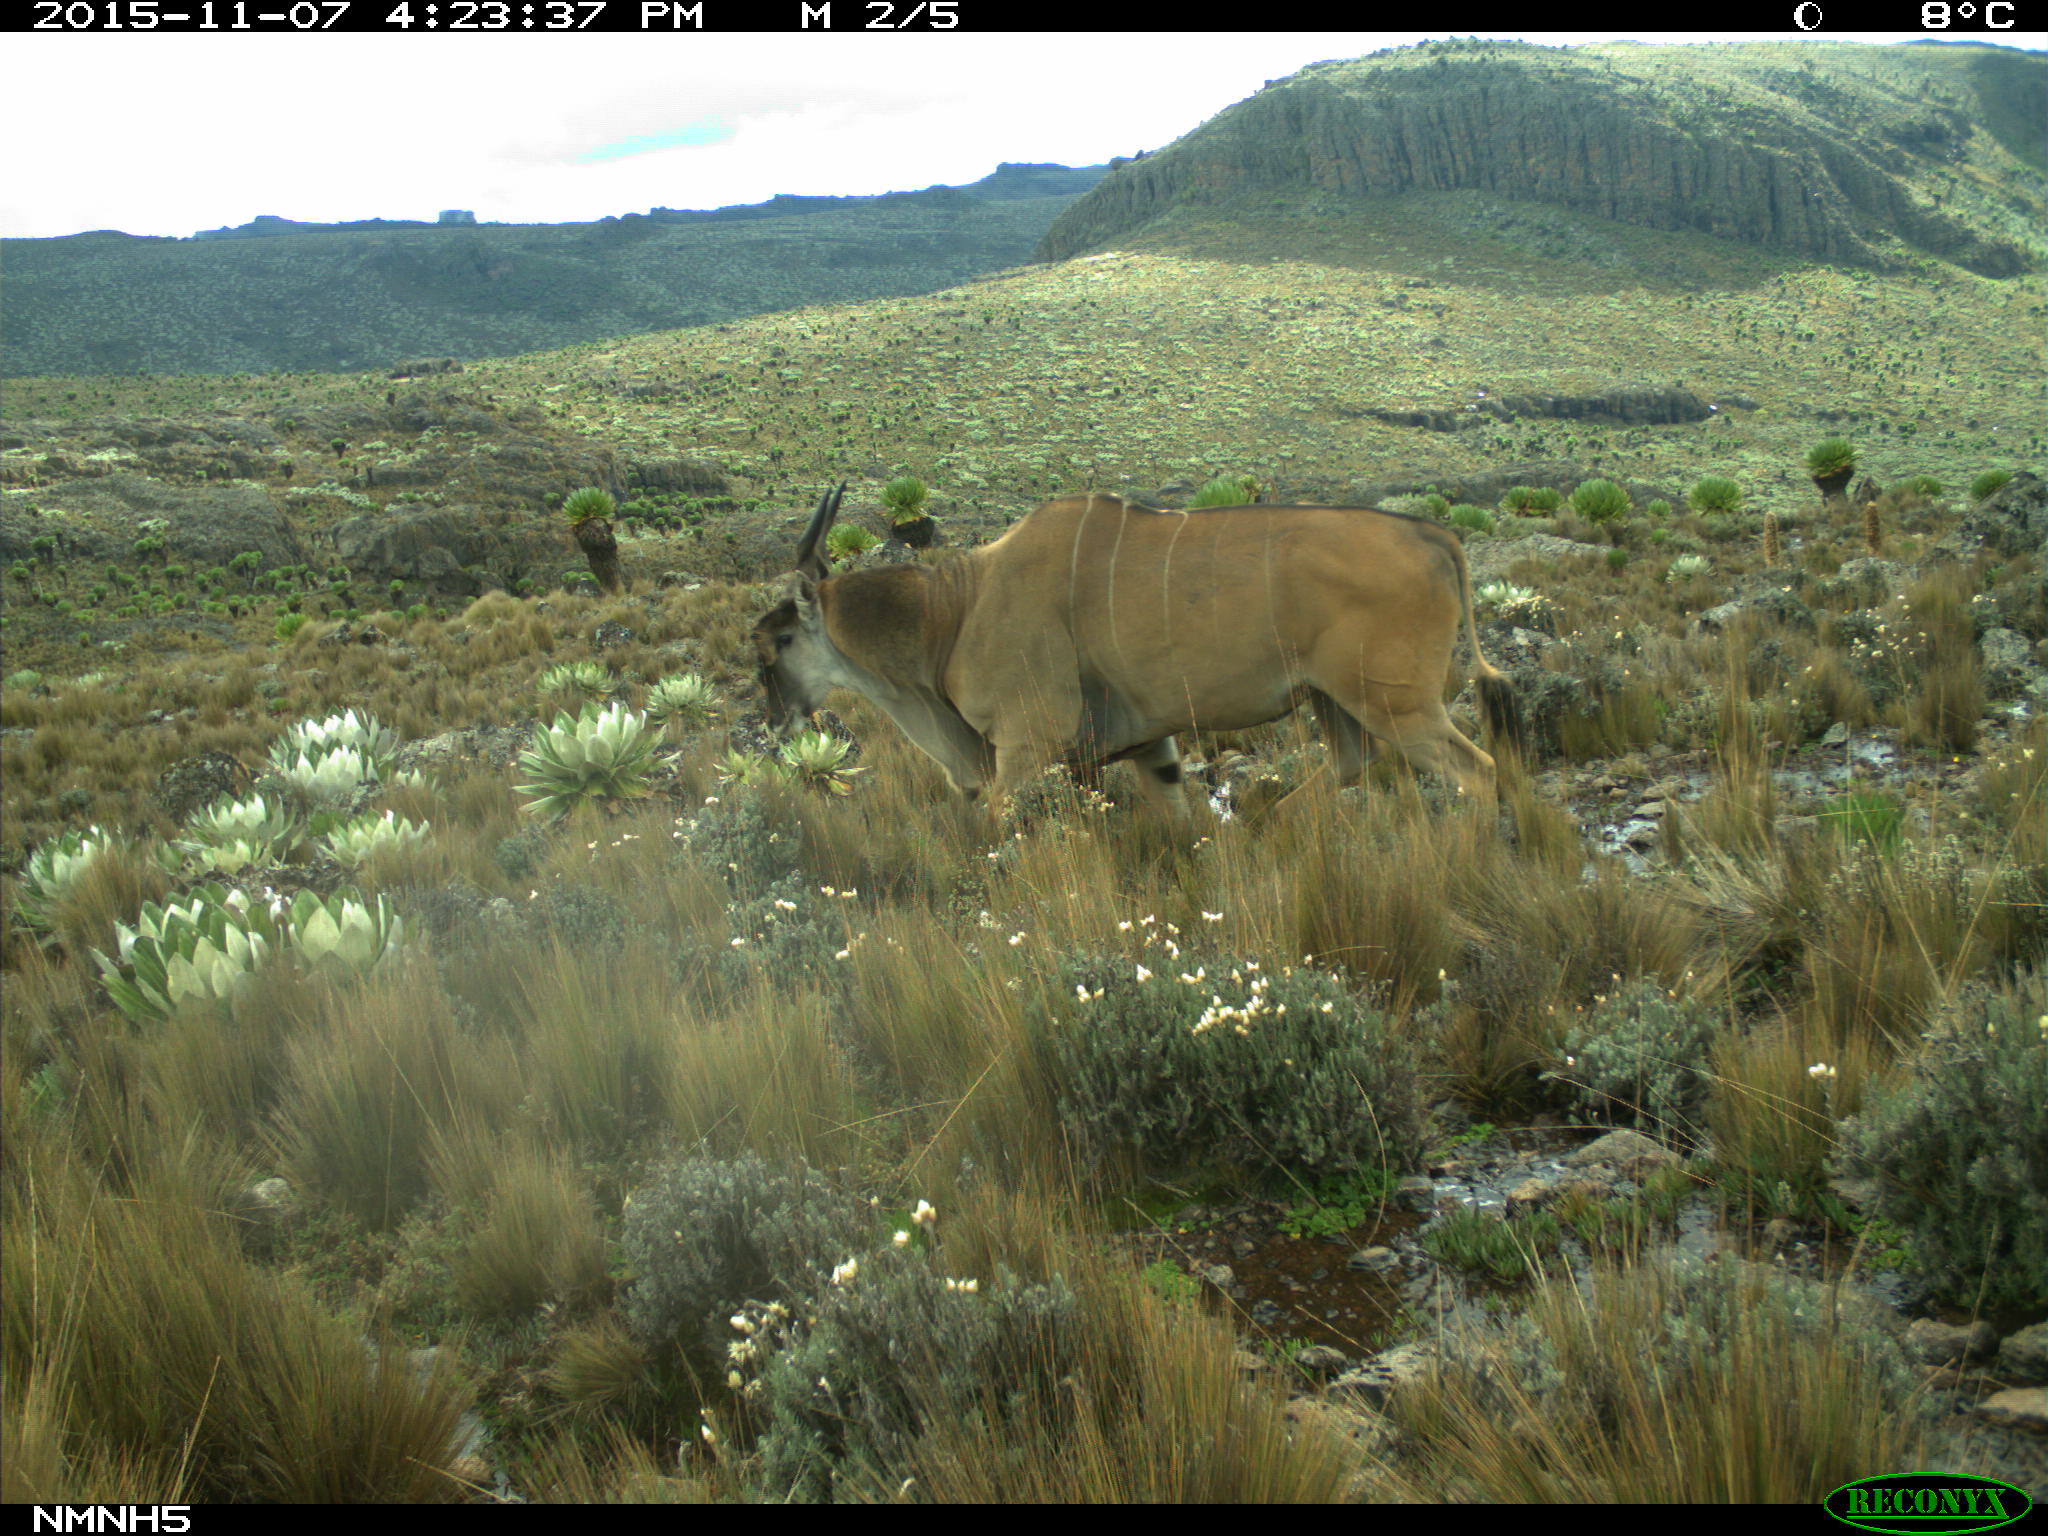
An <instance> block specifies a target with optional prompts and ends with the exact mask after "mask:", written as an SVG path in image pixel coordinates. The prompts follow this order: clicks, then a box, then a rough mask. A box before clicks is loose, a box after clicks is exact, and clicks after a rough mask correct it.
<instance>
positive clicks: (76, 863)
mask: <svg viewBox="0 0 2048 1536" xmlns="http://www.w3.org/2000/svg"><path fill="white" fill-rule="evenodd" d="M126 846H127V845H126V843H125V841H124V840H123V839H122V838H120V837H117V836H115V835H114V834H112V833H107V832H102V831H101V830H100V829H99V828H98V827H93V828H91V829H90V830H88V831H85V832H80V831H78V830H77V829H76V828H74V829H72V830H71V831H68V832H65V833H62V834H61V835H59V836H58V837H56V838H55V839H53V840H52V841H50V842H47V843H43V844H41V845H40V846H38V847H37V848H36V850H35V851H34V852H33V853H31V854H30V855H29V856H28V863H27V865H26V866H24V867H23V869H22V871H21V895H20V897H19V898H18V899H17V900H16V902H15V906H14V910H15V911H17V912H19V913H20V914H21V919H22V921H23V922H25V923H27V924H28V925H29V926H30V927H31V928H35V929H39V930H41V931H43V932H48V931H49V929H50V927H51V926H52V924H53V923H54V922H55V921H56V908H57V905H58V904H59V903H60V902H62V901H63V900H64V898H65V897H67V896H69V895H70V894H71V892H72V890H73V889H74V888H75V887H76V886H77V884H78V879H79V876H81V875H83V874H84V873H85V871H86V870H87V868H89V867H90V866H91V864H92V862H93V861H94V860H95V859H97V858H99V857H100V856H101V855H103V854H107V853H115V852H121V851H125V849H126Z"/></svg>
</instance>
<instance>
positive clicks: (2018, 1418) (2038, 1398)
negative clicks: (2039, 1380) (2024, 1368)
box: [1974, 1387, 2048, 1435]
mask: <svg viewBox="0 0 2048 1536" xmlns="http://www.w3.org/2000/svg"><path fill="white" fill-rule="evenodd" d="M1974 1411H1975V1412H1976V1414H1977V1415H1978V1417H1980V1418H1984V1419H1988V1420H1990V1421H1991V1422H1992V1423H1993V1424H2003V1425H2005V1426H2007V1427H2008V1428H2011V1429H2024V1430H2027V1431H2029V1432H2031V1433H2033V1434H2037V1435H2048V1387H2008V1388H2006V1389H2005V1391H2003V1392H1994V1393H1992V1394H1991V1395H1990V1396H1989V1397H1987V1398H1985V1399H1984V1401H1983V1402H1981V1403H1979V1404H1977V1406H1976V1409H1975V1410H1974Z"/></svg>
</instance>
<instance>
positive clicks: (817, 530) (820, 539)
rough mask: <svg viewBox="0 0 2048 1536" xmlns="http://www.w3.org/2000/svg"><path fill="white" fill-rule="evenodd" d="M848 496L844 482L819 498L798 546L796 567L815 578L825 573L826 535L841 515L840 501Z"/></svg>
mask: <svg viewBox="0 0 2048 1536" xmlns="http://www.w3.org/2000/svg"><path fill="white" fill-rule="evenodd" d="M845 498H846V486H845V484H844V482H842V483H841V484H840V486H839V488H838V489H837V490H833V491H827V492H826V493H825V494H824V495H823V496H822V497H820V498H819V500H818V510H817V511H815V512H813V513H812V514H811V525H810V527H808V528H806V529H805V530H804V537H803V542H802V543H800V544H798V545H797V547H796V568H797V569H798V570H800V571H802V572H804V573H805V574H806V575H808V576H810V577H812V578H813V579H814V580H816V579H821V578H822V577H823V576H824V575H825V554H824V550H823V547H822V546H823V544H824V540H825V535H826V534H827V533H828V532H829V531H830V530H831V527H832V520H833V519H834V518H836V517H837V516H838V515H839V503H840V502H841V501H843V500H845Z"/></svg>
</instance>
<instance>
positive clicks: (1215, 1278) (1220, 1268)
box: [1202, 1264, 1237, 1291]
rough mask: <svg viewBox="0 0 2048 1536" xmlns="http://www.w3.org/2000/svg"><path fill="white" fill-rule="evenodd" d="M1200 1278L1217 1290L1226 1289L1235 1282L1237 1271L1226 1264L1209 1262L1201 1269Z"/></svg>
mask: <svg viewBox="0 0 2048 1536" xmlns="http://www.w3.org/2000/svg"><path fill="white" fill-rule="evenodd" d="M1202 1278H1203V1279H1204V1280H1206V1281H1208V1282H1209V1283H1210V1284H1211V1285H1213V1286H1215V1287H1216V1289H1217V1290H1219V1291H1227V1290H1229V1289H1230V1288H1231V1287H1232V1286H1233V1285H1235V1284H1237V1272H1236V1271H1235V1270H1233V1269H1232V1268H1231V1267H1230V1266H1229V1265H1228V1264H1211V1265H1209V1266H1208V1267H1207V1268H1206V1269H1204V1270H1203V1271H1202Z"/></svg>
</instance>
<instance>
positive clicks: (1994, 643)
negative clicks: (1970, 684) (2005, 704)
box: [1977, 629, 2041, 699]
mask: <svg viewBox="0 0 2048 1536" xmlns="http://www.w3.org/2000/svg"><path fill="white" fill-rule="evenodd" d="M1977 648H1978V651H1979V652H1980V654H1981V655H1982V658H1983V670H1984V687H1985V690H1986V691H1987V692H1988V693H1990V695H1991V697H1993V698H1994V699H2014V698H2018V697H2019V696H2020V695H2021V694H2023V693H2025V692H2026V691H2027V688H2028V685H2029V684H2031V683H2034V682H2037V681H2038V680H2039V679H2040V676H2041V671H2040V669H2039V668H2038V667H2036V666H2035V665H2034V647H2033V645H2032V643H2031V642H2029V641H2028V639H2027V637H2026V636H2025V635H2023V634H2021V633H2019V632H2018V631H2017V630H2012V629H1987V630H1986V631H1984V636H1983V638H1982V639H1981V640H1979V641H1978V642H1977Z"/></svg>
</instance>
